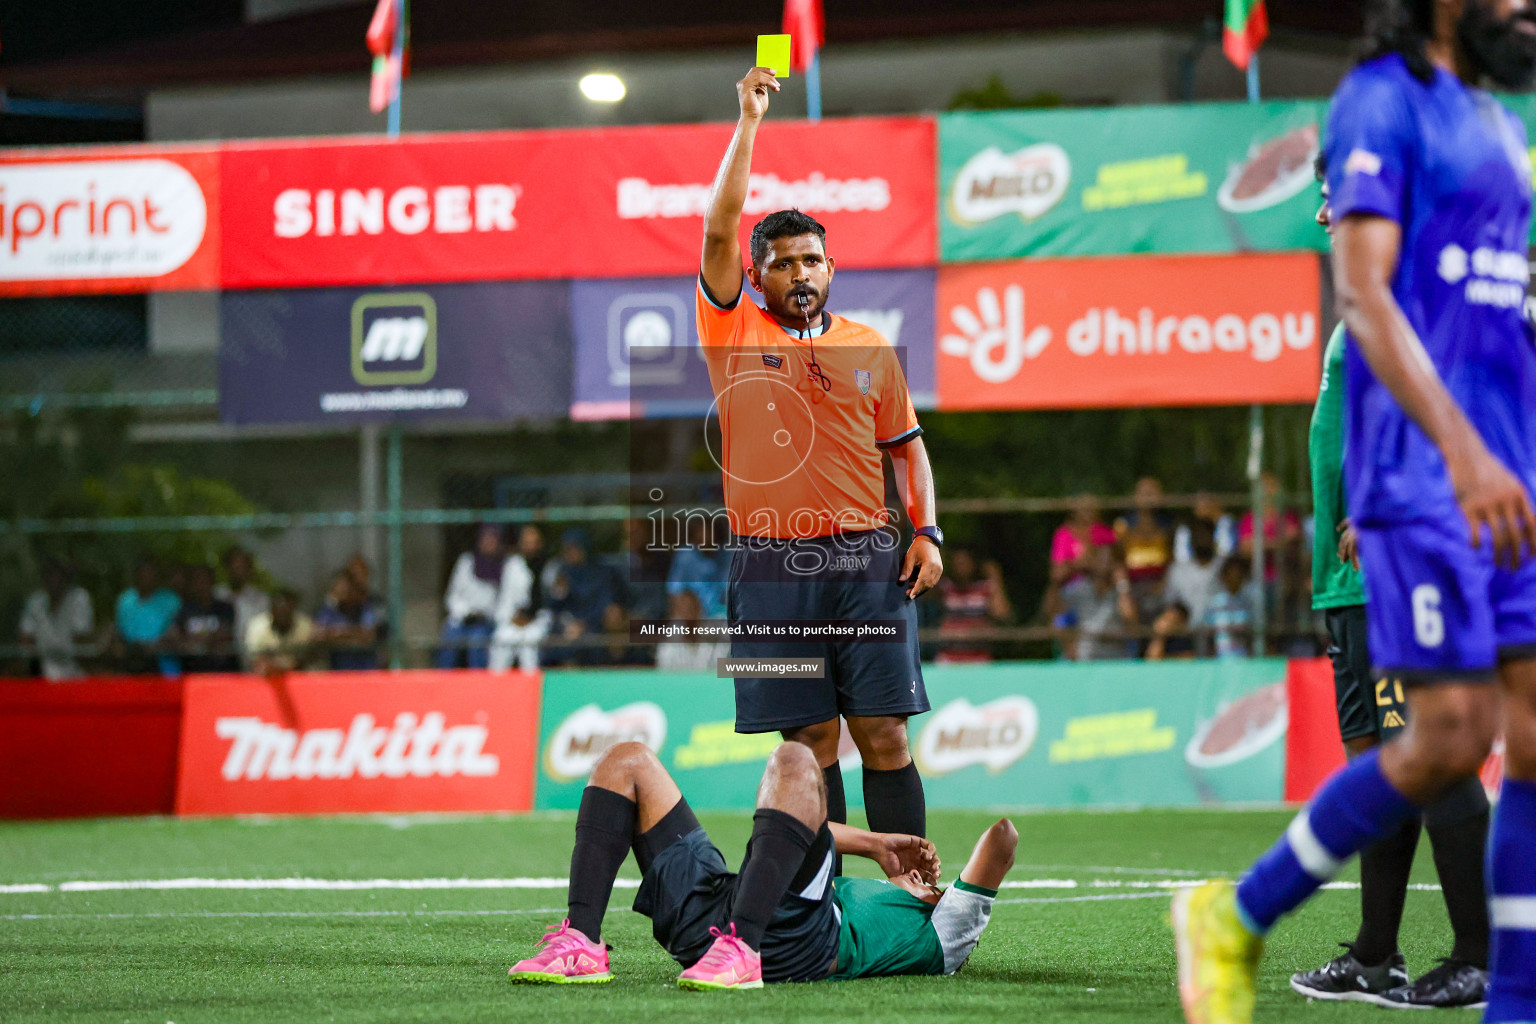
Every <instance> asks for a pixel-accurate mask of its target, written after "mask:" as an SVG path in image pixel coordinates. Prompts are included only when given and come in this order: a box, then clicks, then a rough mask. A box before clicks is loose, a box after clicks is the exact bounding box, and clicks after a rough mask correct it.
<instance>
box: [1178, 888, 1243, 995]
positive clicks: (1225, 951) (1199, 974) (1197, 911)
mask: <svg viewBox="0 0 1536 1024" xmlns="http://www.w3.org/2000/svg"><path fill="white" fill-rule="evenodd" d="M1236 894H1237V889H1236V887H1235V886H1233V884H1232V883H1231V882H1206V883H1205V884H1204V885H1199V886H1194V887H1191V888H1187V889H1180V890H1179V891H1178V892H1177V893H1175V894H1174V897H1173V936H1174V941H1175V944H1176V945H1177V948H1178V956H1179V999H1180V1000H1181V1001H1182V1002H1183V1004H1184V1019H1185V1020H1186V1021H1188V1022H1189V1024H1252V1021H1253V991H1254V978H1255V975H1256V974H1257V972H1258V966H1259V956H1260V954H1262V953H1263V952H1264V940H1263V939H1261V938H1259V937H1258V936H1256V935H1254V934H1253V933H1252V932H1250V931H1249V930H1248V929H1247V928H1246V927H1244V926H1243V923H1242V921H1241V920H1240V919H1239V918H1238V915H1237V901H1236Z"/></svg>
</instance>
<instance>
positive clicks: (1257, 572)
mask: <svg viewBox="0 0 1536 1024" xmlns="http://www.w3.org/2000/svg"><path fill="white" fill-rule="evenodd" d="M1248 102H1249V103H1257V102H1259V55H1258V54H1257V53H1254V54H1250V55H1249V57H1248ZM1263 474H1264V407H1263V406H1262V405H1257V404H1255V405H1253V406H1251V407H1250V408H1249V410H1248V492H1249V493H1248V500H1249V502H1250V503H1251V504H1252V506H1253V513H1252V514H1253V558H1252V561H1253V566H1252V573H1253V577H1252V578H1253V579H1254V581H1255V583H1256V586H1255V588H1254V589H1255V594H1254V608H1253V653H1254V654H1256V655H1259V656H1262V655H1263V654H1264V653H1265V651H1264V648H1265V647H1266V646H1267V645H1266V641H1267V640H1268V633H1269V628H1268V627H1269V609H1268V608H1266V607H1265V604H1266V603H1267V602H1266V600H1265V599H1266V598H1267V597H1268V594H1267V593H1266V592H1265V583H1266V580H1265V578H1264V577H1265V574H1264V475H1263Z"/></svg>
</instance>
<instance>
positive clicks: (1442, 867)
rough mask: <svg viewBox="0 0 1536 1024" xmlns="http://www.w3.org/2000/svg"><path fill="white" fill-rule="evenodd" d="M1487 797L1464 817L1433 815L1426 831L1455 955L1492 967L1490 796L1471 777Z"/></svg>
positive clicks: (1485, 966) (1474, 784) (1482, 965)
mask: <svg viewBox="0 0 1536 1024" xmlns="http://www.w3.org/2000/svg"><path fill="white" fill-rule="evenodd" d="M1467 781H1468V782H1469V783H1470V784H1471V786H1473V787H1475V788H1476V790H1477V794H1478V795H1480V796H1482V797H1483V800H1482V809H1481V810H1480V811H1478V812H1477V813H1475V814H1473V815H1471V816H1470V817H1467V818H1463V819H1461V820H1460V821H1453V822H1445V823H1440V822H1436V821H1435V820H1434V817H1433V815H1430V817H1429V823H1428V826H1427V827H1426V829H1425V830H1426V831H1427V832H1428V833H1429V845H1430V848H1431V849H1432V850H1434V853H1435V871H1436V872H1437V873H1438V874H1439V875H1440V888H1441V890H1442V891H1443V893H1444V895H1445V911H1446V914H1447V916H1449V917H1450V919H1451V933H1452V934H1453V935H1454V936H1455V943H1454V944H1453V945H1452V946H1451V959H1452V960H1461V961H1464V962H1466V963H1469V964H1471V965H1472V966H1474V967H1481V968H1483V969H1484V970H1487V969H1488V892H1487V888H1486V887H1485V885H1484V882H1483V869H1484V866H1485V858H1486V857H1487V855H1488V798H1487V794H1485V793H1483V783H1482V781H1481V780H1479V779H1468V780H1467Z"/></svg>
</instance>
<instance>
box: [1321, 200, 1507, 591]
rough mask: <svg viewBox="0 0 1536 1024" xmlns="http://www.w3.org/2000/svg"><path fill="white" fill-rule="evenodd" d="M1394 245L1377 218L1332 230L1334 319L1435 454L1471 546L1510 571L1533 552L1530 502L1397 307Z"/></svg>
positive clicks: (1397, 234) (1392, 232)
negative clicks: (1486, 543) (1487, 549)
mask: <svg viewBox="0 0 1536 1024" xmlns="http://www.w3.org/2000/svg"><path fill="white" fill-rule="evenodd" d="M1401 244H1402V229H1401V227H1400V226H1399V225H1398V224H1397V223H1396V222H1395V221H1392V220H1389V219H1387V218H1385V217H1373V216H1360V215H1355V216H1350V217H1346V218H1344V219H1343V220H1342V221H1341V222H1339V223H1338V224H1337V225H1336V226H1335V228H1334V240H1333V245H1334V254H1335V258H1334V264H1333V266H1334V288H1335V290H1336V292H1337V294H1338V304H1339V312H1340V314H1341V315H1342V316H1343V318H1344V323H1345V325H1346V326H1347V327H1348V328H1349V332H1350V334H1351V336H1352V337H1353V338H1354V339H1355V341H1356V343H1357V344H1358V345H1359V346H1360V352H1361V354H1362V355H1363V356H1365V359H1366V362H1368V363H1369V364H1370V366H1371V370H1372V371H1373V372H1374V373H1375V374H1376V377H1377V379H1379V380H1380V381H1381V383H1382V384H1383V385H1385V386H1386V388H1387V390H1389V391H1390V392H1391V393H1392V396H1393V397H1394V398H1396V399H1397V401H1398V402H1399V403H1400V404H1401V405H1402V407H1403V410H1404V411H1405V412H1407V413H1408V415H1409V416H1410V417H1412V418H1413V421H1414V422H1415V423H1417V424H1418V425H1419V426H1420V427H1421V428H1422V429H1423V430H1424V432H1425V433H1426V434H1428V435H1429V437H1430V440H1432V441H1434V442H1435V445H1436V446H1437V447H1438V448H1439V449H1440V453H1441V455H1443V456H1444V458H1445V464H1446V469H1447V471H1448V472H1449V474H1450V477H1451V484H1452V486H1453V487H1454V488H1455V490H1456V499H1457V501H1458V502H1460V504H1461V509H1462V512H1463V514H1465V516H1466V517H1467V523H1468V525H1469V526H1470V528H1471V531H1472V541H1473V544H1474V546H1481V544H1482V539H1483V535H1484V531H1485V529H1486V531H1487V533H1488V536H1489V539H1490V540H1491V542H1492V544H1493V549H1494V555H1495V557H1496V558H1497V559H1498V560H1499V561H1500V562H1502V563H1505V564H1509V565H1517V564H1518V563H1519V562H1520V560H1521V558H1522V557H1523V554H1524V552H1525V551H1527V550H1530V551H1536V513H1533V512H1532V509H1531V500H1530V496H1529V495H1528V494H1526V492H1525V487H1524V486H1523V485H1522V484H1521V483H1520V481H1519V480H1518V479H1517V478H1516V477H1515V475H1514V474H1513V473H1511V472H1510V471H1509V470H1508V469H1507V468H1506V467H1505V466H1504V465H1502V464H1501V463H1500V462H1499V461H1498V459H1496V458H1494V456H1493V455H1492V454H1490V453H1489V451H1488V448H1487V446H1486V445H1484V443H1483V439H1482V438H1481V437H1480V436H1479V435H1478V433H1477V430H1476V428H1474V427H1473V426H1472V424H1471V422H1470V421H1469V420H1468V419H1467V417H1466V414H1465V413H1463V412H1462V410H1461V408H1460V406H1458V405H1457V404H1456V401H1455V399H1453V398H1452V397H1451V394H1450V392H1449V391H1447V390H1446V387H1445V384H1444V382H1443V381H1441V379H1440V375H1439V374H1438V373H1437V372H1436V371H1435V367H1434V364H1433V363H1432V362H1431V361H1430V359H1429V356H1428V354H1427V353H1426V352H1425V351H1424V346H1423V344H1422V343H1421V342H1420V341H1419V339H1418V336H1417V335H1416V334H1414V331H1413V327H1412V326H1411V325H1410V324H1409V323H1408V320H1407V318H1406V317H1405V316H1404V315H1403V311H1402V309H1400V308H1399V307H1398V304H1397V300H1396V298H1395V297H1394V296H1393V295H1392V276H1393V274H1394V273H1395V271H1396V268H1397V261H1398V253H1399V250H1400V247H1401Z"/></svg>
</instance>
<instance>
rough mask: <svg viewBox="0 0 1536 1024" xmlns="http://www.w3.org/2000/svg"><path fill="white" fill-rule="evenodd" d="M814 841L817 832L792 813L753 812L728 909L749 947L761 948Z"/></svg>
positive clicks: (739, 933)
mask: <svg viewBox="0 0 1536 1024" xmlns="http://www.w3.org/2000/svg"><path fill="white" fill-rule="evenodd" d="M815 841H816V833H815V832H813V831H812V830H811V829H809V828H807V827H806V825H805V823H804V822H802V821H800V820H799V819H798V818H795V817H794V816H793V815H789V814H785V813H784V812H783V811H775V810H772V809H771V808H767V807H764V808H761V809H759V810H758V811H757V813H755V814H753V815H752V839H751V841H750V842H749V843H747V857H746V860H745V861H743V862H742V865H741V877H740V879H739V880H738V881H737V883H736V903H735V905H734V906H733V907H732V909H731V921H732V922H733V923H734V924H735V925H736V935H737V937H738V938H740V939H741V940H742V941H743V942H745V943H746V944H747V945H748V946H750V947H752V949H754V950H761V949H762V948H763V933H764V932H766V931H767V930H768V922H769V921H771V920H773V912H774V910H775V909H776V908H777V907H778V905H779V901H780V900H782V899H783V898H784V894H785V893H786V892H788V891H789V885H790V882H791V881H793V880H794V877H795V875H796V874H797V873H798V872H799V871H800V866H801V865H802V864H804V863H805V855H806V854H807V853H809V852H810V849H811V844H812V843H814V842H815Z"/></svg>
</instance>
